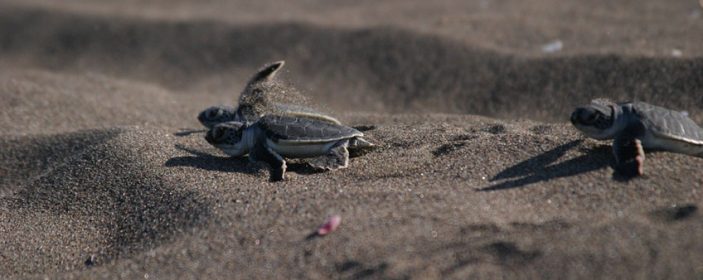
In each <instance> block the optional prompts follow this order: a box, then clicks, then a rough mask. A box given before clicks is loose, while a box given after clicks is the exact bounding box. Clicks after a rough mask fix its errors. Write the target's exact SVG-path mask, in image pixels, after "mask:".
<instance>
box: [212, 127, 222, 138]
mask: <svg viewBox="0 0 703 280" xmlns="http://www.w3.org/2000/svg"><path fill="white" fill-rule="evenodd" d="M224 134H225V128H224V127H221V126H218V127H216V128H215V131H214V133H213V135H212V136H213V138H215V139H219V138H221V137H222V136H223V135H224Z"/></svg>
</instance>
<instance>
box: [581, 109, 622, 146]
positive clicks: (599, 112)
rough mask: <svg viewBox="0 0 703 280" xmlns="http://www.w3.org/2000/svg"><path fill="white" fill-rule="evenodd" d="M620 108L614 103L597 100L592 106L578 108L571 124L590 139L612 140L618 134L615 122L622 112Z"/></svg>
mask: <svg viewBox="0 0 703 280" xmlns="http://www.w3.org/2000/svg"><path fill="white" fill-rule="evenodd" d="M618 108H619V107H618V105H617V104H616V103H614V102H612V101H608V100H604V99H596V100H593V101H591V104H588V105H585V106H580V107H578V108H576V110H574V112H573V113H571V123H572V124H573V125H574V126H575V127H576V128H577V129H578V130H580V131H581V132H583V134H585V135H586V136H588V137H591V138H595V139H599V140H604V139H611V138H614V137H615V134H617V132H618V128H617V123H616V122H615V119H616V118H617V117H618V114H619V112H620V111H619V110H618Z"/></svg>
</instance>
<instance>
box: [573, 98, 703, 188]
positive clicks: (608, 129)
mask: <svg viewBox="0 0 703 280" xmlns="http://www.w3.org/2000/svg"><path fill="white" fill-rule="evenodd" d="M571 123H572V124H573V125H574V126H575V127H576V128H577V129H579V130H580V131H581V132H583V133H584V134H585V135H586V136H588V137H591V138H595V139H599V140H606V139H614V142H613V153H614V154H615V161H616V169H617V171H618V172H620V173H621V174H622V175H625V176H636V175H642V174H643V173H644V170H643V162H644V158H645V157H644V149H647V150H664V151H670V152H675V153H682V154H687V155H693V156H697V157H703V129H701V127H699V126H698V125H697V124H696V123H695V122H693V120H691V119H690V118H689V117H688V114H687V113H684V112H679V111H674V110H669V109H666V108H663V107H659V106H654V105H651V104H648V103H644V102H623V103H614V102H612V101H609V100H605V99H596V100H593V101H591V104H589V105H585V106H581V107H578V108H576V110H575V111H574V112H573V113H572V114H571Z"/></svg>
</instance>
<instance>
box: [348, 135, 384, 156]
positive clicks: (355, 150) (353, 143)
mask: <svg viewBox="0 0 703 280" xmlns="http://www.w3.org/2000/svg"><path fill="white" fill-rule="evenodd" d="M376 148H378V146H376V145H375V144H373V143H371V142H369V141H366V140H365V139H363V138H360V137H354V138H352V139H350V140H349V147H348V149H349V156H350V157H359V156H363V155H365V154H367V153H369V152H371V151H372V150H374V149H376Z"/></svg>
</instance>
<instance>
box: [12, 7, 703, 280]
mask: <svg viewBox="0 0 703 280" xmlns="http://www.w3.org/2000/svg"><path fill="white" fill-rule="evenodd" d="M701 46H703V10H701V8H700V6H699V4H698V3H697V2H696V1H694V0H691V1H681V0H677V1H656V0H646V1H629V0H627V1H605V0H598V1H571V0H569V1H559V0H534V1H519V0H502V1H501V0H476V1H457V0H447V1H415V0H409V1H353V2H350V1H320V0H317V1H314V0H308V1H285V2H282V1H222V0H211V1H186V0H182V1H165V0H155V1H136V0H127V1H78V0H66V1H48V0H44V1H38V0H30V1H19V0H17V1H8V0H2V1H0V128H2V130H1V132H0V147H1V149H0V278H44V277H45V276H48V277H50V278H127V279H136V278H149V279H171V278H200V279H202V278H219V279H222V278H224V279H232V278H234V279H251V278H257V279H280V278H288V277H292V278H314V279H329V278H342V279H366V278H384V279H388V278H391V279H396V278H397V279H406V278H419V279H432V278H455V279H466V278H498V277H510V278H532V279H535V278H536V279H544V278H547V279H564V278H575V279H592V278H611V279H622V278H655V279H660V278H672V279H696V278H702V277H703V244H702V243H701V242H700V240H701V238H702V237H703V217H702V216H701V214H700V211H699V210H698V207H699V205H700V204H701V200H702V196H701V191H702V190H701V186H702V185H703V176H701V167H703V159H700V158H693V157H688V156H683V155H676V154H670V153H652V154H648V158H647V161H646V164H645V171H646V172H647V175H646V176H645V177H644V178H637V179H634V180H629V181H623V180H620V179H619V178H617V176H613V169H612V167H611V166H612V164H613V158H612V155H611V153H610V146H609V143H607V142H598V141H594V140H588V139H583V137H582V136H581V135H580V134H579V133H577V132H576V131H575V129H573V128H572V127H571V126H570V125H569V124H568V123H567V122H568V116H569V113H570V111H571V110H572V109H573V107H574V106H576V105H579V104H583V103H587V102H589V100H590V99H592V98H594V97H610V98H613V99H616V100H633V99H636V100H642V101H648V102H651V103H655V104H658V105H663V106H667V107H670V108H675V109H678V110H685V111H687V112H689V114H690V115H691V116H692V118H693V119H694V120H696V121H697V122H699V123H703V110H702V109H703V48H701ZM276 60H285V61H286V65H285V68H284V70H283V71H282V73H281V74H280V76H279V80H280V81H281V82H282V83H285V84H286V85H289V86H290V87H291V88H295V90H296V91H299V92H300V93H302V94H304V95H305V96H308V97H309V102H310V103H311V104H313V106H316V107H318V108H321V109H322V110H324V111H327V112H331V113H332V114H333V115H335V116H337V117H338V118H339V119H340V120H342V121H343V122H344V123H347V124H349V125H355V126H356V125H363V126H375V129H373V130H369V131H366V132H365V133H366V134H367V136H368V139H369V140H371V141H373V142H375V143H378V144H379V145H380V146H381V147H380V148H379V149H378V150H377V151H375V152H373V153H370V154H367V155H365V156H362V157H358V158H354V159H352V161H351V166H350V167H349V168H348V169H344V170H338V171H333V172H316V171H314V170H311V169H310V168H309V167H307V166H306V165H305V164H292V165H291V168H290V173H289V175H290V177H291V178H290V179H289V180H287V181H285V182H281V183H270V182H268V181H267V178H268V173H267V171H266V170H265V169H262V168H261V167H260V166H257V165H252V164H248V163H247V161H246V160H245V159H232V158H228V157H225V156H224V155H223V154H221V153H220V152H218V151H217V150H215V149H214V148H212V147H210V146H209V145H208V144H207V143H206V142H205V141H204V139H203V138H202V137H203V135H202V134H197V133H196V134H189V135H183V134H179V132H181V131H183V130H191V129H199V128H200V126H199V124H198V122H197V120H196V118H195V116H196V115H197V113H198V112H200V110H202V109H204V108H205V107H207V106H210V105H214V104H233V103H234V102H235V100H236V98H237V96H238V94H239V92H240V91H241V89H242V87H243V86H244V84H245V83H246V81H247V80H248V79H249V77H250V76H251V75H252V74H253V73H254V71H255V70H256V69H258V68H259V67H261V66H262V65H264V64H266V63H269V62H272V61H276ZM331 214H339V215H341V216H342V225H341V226H340V228H339V229H338V230H337V231H335V232H333V233H332V234H330V235H329V236H326V237H323V238H314V239H306V237H307V236H308V235H309V234H310V232H311V231H313V230H314V229H315V228H316V227H317V226H318V225H319V224H320V223H322V222H323V220H324V218H325V217H326V216H328V215H331ZM88 259H91V261H89V262H87V263H86V260H88Z"/></svg>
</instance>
